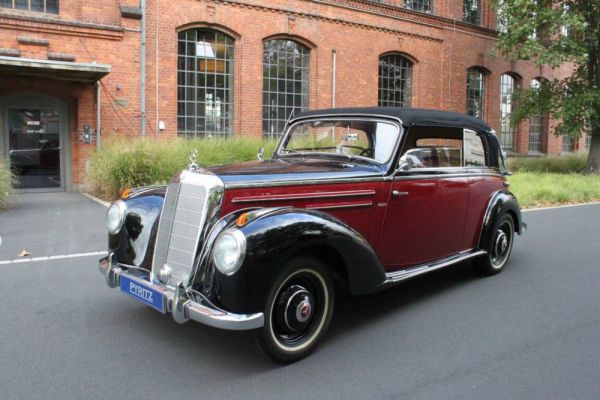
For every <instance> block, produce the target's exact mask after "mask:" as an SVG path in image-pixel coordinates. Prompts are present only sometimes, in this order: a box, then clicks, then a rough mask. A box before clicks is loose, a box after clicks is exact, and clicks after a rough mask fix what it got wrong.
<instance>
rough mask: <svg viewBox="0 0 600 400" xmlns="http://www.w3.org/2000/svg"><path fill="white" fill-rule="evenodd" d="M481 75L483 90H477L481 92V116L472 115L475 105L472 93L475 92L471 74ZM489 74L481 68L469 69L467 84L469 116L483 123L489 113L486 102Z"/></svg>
mask: <svg viewBox="0 0 600 400" xmlns="http://www.w3.org/2000/svg"><path fill="white" fill-rule="evenodd" d="M474 72H476V73H479V74H480V75H481V85H480V86H481V88H480V89H477V90H478V91H480V92H481V93H480V96H479V99H480V104H481V106H480V114H481V115H479V116H477V115H475V114H474V113H471V104H473V102H472V101H471V98H472V97H471V93H472V92H473V91H474V90H473V89H471V74H472V73H474ZM487 75H488V74H487V72H486V71H484V70H483V69H481V68H479V67H471V68H469V69H467V82H466V100H467V101H466V102H467V110H466V111H467V115H469V116H472V117H475V118H479V119H480V120H482V121H485V114H486V111H487V107H486V100H487Z"/></svg>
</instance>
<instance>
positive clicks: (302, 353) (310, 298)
mask: <svg viewBox="0 0 600 400" xmlns="http://www.w3.org/2000/svg"><path fill="white" fill-rule="evenodd" d="M333 301H334V290H333V284H332V281H331V278H330V276H329V273H328V271H327V269H326V268H325V267H324V266H323V265H322V264H321V263H320V262H319V261H317V260H315V259H312V258H296V259H293V260H291V261H290V262H288V263H287V264H286V266H285V268H284V273H283V274H282V276H281V277H280V278H279V279H278V280H277V282H276V284H275V285H274V287H273V289H272V290H271V293H270V295H269V298H268V300H267V304H266V307H265V325H264V327H263V328H261V329H259V330H257V331H255V332H254V333H253V334H254V340H255V342H256V343H257V344H258V346H259V348H260V349H261V350H262V352H263V353H265V354H266V355H267V356H269V357H270V358H272V359H273V360H275V361H277V362H281V363H290V362H294V361H298V360H300V359H302V358H304V357H306V356H307V355H309V354H310V353H311V352H312V351H313V350H314V349H315V347H316V346H317V344H318V342H319V340H320V339H321V338H322V337H323V336H324V335H325V332H326V331H327V328H328V327H329V323H330V321H331V316H332V313H333Z"/></svg>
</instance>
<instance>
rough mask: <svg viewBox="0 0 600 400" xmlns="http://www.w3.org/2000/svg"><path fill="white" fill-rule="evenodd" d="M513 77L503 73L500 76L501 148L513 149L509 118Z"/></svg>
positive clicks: (513, 132) (512, 109)
mask: <svg viewBox="0 0 600 400" xmlns="http://www.w3.org/2000/svg"><path fill="white" fill-rule="evenodd" d="M514 90H515V79H514V78H513V77H512V76H510V75H508V74H504V75H502V76H501V77H500V144H501V145H502V150H505V151H513V150H514V138H515V128H514V126H512V125H511V123H510V120H511V117H512V113H513V111H514V99H513V91H514Z"/></svg>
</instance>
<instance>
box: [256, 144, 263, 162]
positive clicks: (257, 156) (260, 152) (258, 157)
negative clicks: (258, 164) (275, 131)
mask: <svg viewBox="0 0 600 400" xmlns="http://www.w3.org/2000/svg"><path fill="white" fill-rule="evenodd" d="M264 158H265V148H264V147H261V148H260V149H258V154H257V155H256V159H257V160H258V161H262V160H264Z"/></svg>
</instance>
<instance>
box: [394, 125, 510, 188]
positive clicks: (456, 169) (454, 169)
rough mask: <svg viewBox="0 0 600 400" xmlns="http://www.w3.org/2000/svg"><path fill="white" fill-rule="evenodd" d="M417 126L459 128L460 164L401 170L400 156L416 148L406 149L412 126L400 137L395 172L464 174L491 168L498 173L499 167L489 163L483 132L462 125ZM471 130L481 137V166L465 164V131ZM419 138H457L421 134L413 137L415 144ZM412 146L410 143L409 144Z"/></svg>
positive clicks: (485, 138) (401, 174)
mask: <svg viewBox="0 0 600 400" xmlns="http://www.w3.org/2000/svg"><path fill="white" fill-rule="evenodd" d="M417 128H421V129H436V128H444V129H456V130H460V131H461V139H460V140H461V142H462V143H461V147H460V151H461V156H460V157H461V164H460V166H448V167H424V168H411V169H410V170H408V171H401V170H399V167H400V164H401V161H400V159H401V158H402V156H403V155H404V154H405V153H406V151H408V150H412V149H415V148H418V147H416V146H414V147H411V148H410V149H408V150H406V151H405V149H406V144H407V141H408V139H409V135H410V134H411V133H410V131H411V129H414V128H409V129H407V130H405V132H404V134H403V136H404V137H403V139H402V145H401V146H400V151H399V152H398V161H397V163H396V173H397V174H399V175H400V176H407V175H430V174H432V173H443V174H465V173H472V172H475V171H482V170H490V169H493V170H494V172H497V173H500V168H499V167H493V166H492V165H491V153H490V147H489V146H490V144H489V141H488V139H487V137H486V135H485V134H483V133H481V132H479V131H477V130H474V129H470V128H463V127H455V126H419V127H417ZM467 131H469V132H473V133H475V134H476V135H477V137H479V138H480V139H481V143H482V145H483V152H484V157H485V163H484V165H482V166H476V165H465V132H467ZM420 139H434V140H437V139H441V140H443V139H450V140H458V139H456V138H452V137H443V134H440V135H439V136H438V137H435V136H434V137H428V136H423V137H417V138H416V139H415V144H416V141H417V140H420ZM411 146H412V145H411Z"/></svg>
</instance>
